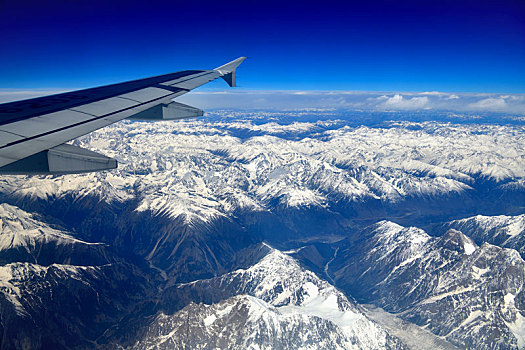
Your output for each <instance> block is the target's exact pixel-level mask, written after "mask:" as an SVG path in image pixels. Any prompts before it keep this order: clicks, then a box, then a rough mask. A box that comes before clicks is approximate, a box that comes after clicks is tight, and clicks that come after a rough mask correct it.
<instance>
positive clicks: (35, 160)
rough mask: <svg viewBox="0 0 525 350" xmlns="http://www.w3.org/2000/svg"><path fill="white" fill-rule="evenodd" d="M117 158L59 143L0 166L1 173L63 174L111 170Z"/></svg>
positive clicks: (115, 164)
mask: <svg viewBox="0 0 525 350" xmlns="http://www.w3.org/2000/svg"><path fill="white" fill-rule="evenodd" d="M116 167H117V161H116V160H115V159H112V158H109V157H106V156H104V155H102V154H98V153H96V152H93V151H89V150H87V149H83V148H80V147H75V146H72V145H67V144H63V145H59V146H57V147H54V148H51V149H49V150H44V151H41V152H39V153H36V154H33V155H31V156H29V157H26V158H23V159H20V160H18V161H16V162H14V163H11V164H8V165H6V166H3V167H1V168H0V174H43V175H62V174H77V173H86V172H91V171H100V170H109V169H115V168H116Z"/></svg>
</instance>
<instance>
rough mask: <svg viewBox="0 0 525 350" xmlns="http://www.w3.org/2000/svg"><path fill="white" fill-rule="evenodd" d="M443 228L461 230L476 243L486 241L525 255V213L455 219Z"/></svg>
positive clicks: (441, 227) (443, 225) (441, 226)
mask: <svg viewBox="0 0 525 350" xmlns="http://www.w3.org/2000/svg"><path fill="white" fill-rule="evenodd" d="M439 228H440V229H441V230H446V229H449V228H453V229H456V230H458V231H461V232H462V233H464V234H465V235H467V236H469V237H470V238H472V239H473V240H474V241H475V242H476V243H478V244H483V243H484V242H487V243H490V244H494V245H497V246H500V247H504V248H512V249H515V250H517V251H518V252H519V253H520V254H521V256H522V257H525V215H523V214H522V215H517V216H507V215H498V216H484V215H476V216H473V217H469V218H465V219H460V220H453V221H451V222H447V223H445V224H442V225H440V227H439Z"/></svg>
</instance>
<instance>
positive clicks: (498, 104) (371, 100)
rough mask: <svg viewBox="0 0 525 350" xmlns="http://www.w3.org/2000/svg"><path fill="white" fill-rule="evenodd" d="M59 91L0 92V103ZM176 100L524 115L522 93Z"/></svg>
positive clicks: (240, 95)
mask: <svg viewBox="0 0 525 350" xmlns="http://www.w3.org/2000/svg"><path fill="white" fill-rule="evenodd" d="M59 92H62V91H60V90H57V89H55V90H48V91H46V90H32V91H25V90H12V91H11V90H0V103H3V102H9V101H14V100H19V99H26V98H32V97H37V96H43V95H47V94H52V93H59ZM178 101H180V102H183V103H188V104H191V105H195V106H197V107H200V108H205V109H213V108H242V109H302V108H335V109H338V108H345V109H357V110H374V111H388V110H451V111H459V112H467V111H472V112H483V111H487V112H506V113H517V114H525V94H495V93H445V92H437V91H429V92H366V91H251V90H240V89H231V90H225V91H194V92H192V93H190V94H186V95H184V96H181V97H180V98H178Z"/></svg>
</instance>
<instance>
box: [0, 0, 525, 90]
mask: <svg viewBox="0 0 525 350" xmlns="http://www.w3.org/2000/svg"><path fill="white" fill-rule="evenodd" d="M0 42H1V45H0V88H2V89H12V88H16V89H33V88H65V89H71V88H82V87H91V86H96V85H101V84H106V83H111V82H118V81H122V80H129V79H135V78H141V77H146V76H150V75H155V74H163V73H169V72H172V71H177V70H183V69H193V68H196V69H197V68H215V67H216V66H219V65H221V64H223V63H225V62H227V61H229V60H231V59H234V58H236V57H238V56H248V57H249V60H247V61H246V62H245V63H244V64H243V66H241V69H240V71H239V77H238V81H239V85H240V86H242V87H244V88H247V89H277V90H283V89H296V90H311V89H315V90H382V91H429V90H439V91H473V92H517V93H524V92H525V1H524V0H498V1H484V0H476V1H466V0H455V1H448V0H440V1H433V0H419V1H403V0H397V1H389V0H381V1H374V0H371V1H365V0H363V1H360V2H354V1H344V2H334V1H323V0H319V1H317V2H316V3H308V2H306V1H304V2H289V1H243V2H236V3H233V2H222V1H213V2H210V1H188V2H186V1H183V2H178V1H173V0H172V1H157V0H149V1H141V2H134V1H131V0H130V1H109V0H108V1H99V0H90V1H84V0H75V1H70V0H67V1H55V0H48V1H23V0H20V1H9V0H0ZM223 86H225V85H222V84H221V83H216V84H214V85H212V86H211V88H223ZM207 88H208V89H209V88H210V87H207ZM205 89H206V88H205Z"/></svg>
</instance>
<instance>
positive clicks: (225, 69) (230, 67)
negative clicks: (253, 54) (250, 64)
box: [214, 57, 246, 87]
mask: <svg viewBox="0 0 525 350" xmlns="http://www.w3.org/2000/svg"><path fill="white" fill-rule="evenodd" d="M245 59H246V57H239V58H237V59H236V60H233V61H231V62H228V63H226V64H224V65H222V66H220V67H217V68H215V69H214V70H215V71H217V72H219V73H220V74H221V78H222V79H224V81H226V82H227V83H228V85H230V86H231V87H234V86H236V85H237V83H236V79H235V71H236V69H237V67H238V66H239V65H240V64H241V63H242V62H243V61H244V60H245Z"/></svg>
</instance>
